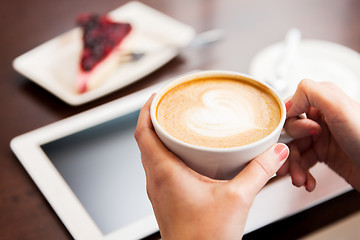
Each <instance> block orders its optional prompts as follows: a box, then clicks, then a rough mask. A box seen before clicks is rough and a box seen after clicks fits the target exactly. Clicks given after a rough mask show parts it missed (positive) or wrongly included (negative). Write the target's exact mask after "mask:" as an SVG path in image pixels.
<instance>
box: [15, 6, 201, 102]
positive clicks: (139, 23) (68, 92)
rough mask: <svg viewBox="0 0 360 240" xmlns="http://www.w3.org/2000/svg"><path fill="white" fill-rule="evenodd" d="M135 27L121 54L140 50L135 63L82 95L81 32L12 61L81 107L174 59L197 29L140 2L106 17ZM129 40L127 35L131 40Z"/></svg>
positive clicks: (19, 69)
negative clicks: (79, 89)
mask: <svg viewBox="0 0 360 240" xmlns="http://www.w3.org/2000/svg"><path fill="white" fill-rule="evenodd" d="M109 15H110V17H111V18H112V19H113V20H115V21H119V22H129V23H130V24H131V25H132V26H133V30H132V32H131V33H130V34H131V43H130V44H127V45H126V46H123V48H125V49H124V51H127V50H128V51H133V50H135V51H144V52H146V53H148V54H146V55H145V56H144V57H143V58H141V59H140V60H138V61H132V62H131V61H128V62H125V63H124V62H123V63H121V64H119V67H118V68H117V69H116V70H115V71H114V72H112V73H111V74H109V75H107V77H106V79H104V80H103V81H102V82H101V84H99V86H97V87H96V88H94V89H91V90H89V91H87V92H85V93H82V94H79V93H77V91H76V87H75V86H76V83H75V79H76V74H77V69H78V64H79V58H80V52H81V48H82V39H81V38H82V37H81V35H82V33H81V29H80V28H75V29H73V30H70V31H69V32H66V33H64V34H62V35H60V36H58V37H56V38H54V39H52V40H50V41H48V42H46V43H44V44H42V45H40V46H38V47H36V48H34V49H32V50H30V51H28V52H26V53H24V54H22V55H21V56H19V57H17V58H16V59H15V60H14V62H13V67H14V69H15V70H16V71H18V72H19V73H21V74H22V75H24V76H26V77H27V78H29V79H30V80H32V81H33V82H35V83H37V84H38V85H40V86H42V87H43V88H45V89H46V90H48V91H49V92H51V93H53V94H54V95H55V96H57V97H58V98H60V99H62V100H63V101H64V102H66V103H68V104H70V105H74V106H76V105H81V104H84V103H87V102H89V101H92V100H94V99H97V98H99V97H102V96H104V95H106V94H109V93H111V92H113V91H116V90H118V89H120V88H122V87H124V86H126V85H129V84H131V83H133V82H135V81H137V80H139V79H141V78H142V77H144V76H146V75H147V74H149V73H151V72H152V71H154V70H156V69H158V68H159V67H161V66H162V65H164V64H165V63H167V62H168V61H169V60H171V59H172V58H174V57H175V56H176V55H177V54H178V52H179V49H180V48H183V47H185V46H186V45H188V44H189V43H190V42H191V41H192V40H193V38H194V36H195V31H194V29H193V28H191V27H190V26H187V25H185V24H183V23H181V22H179V21H177V20H174V19H173V18H170V17H169V16H166V15H165V14H163V13H161V12H159V11H157V10H154V9H152V8H150V7H148V6H146V5H144V4H142V3H140V2H135V1H134V2H130V3H127V4H125V5H123V6H121V7H119V8H117V9H115V10H114V11H111V12H110V13H109ZM129 37H130V36H129Z"/></svg>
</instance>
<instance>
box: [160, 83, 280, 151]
mask: <svg viewBox="0 0 360 240" xmlns="http://www.w3.org/2000/svg"><path fill="white" fill-rule="evenodd" d="M156 118H157V121H158V123H159V125H160V126H161V127H162V128H163V129H164V130H165V131H166V132H168V133H169V134H170V135H172V136H173V137H175V138H177V139H179V140H181V141H184V142H186V143H190V144H193V145H198V146H204V147H212V148H230V147H237V146H243V145H246V144H249V143H252V142H256V141H258V140H260V139H262V138H264V137H265V136H267V135H269V134H270V133H271V132H272V131H273V130H274V129H275V128H276V127H277V125H278V124H279V122H280V118H281V109H280V106H279V103H278V100H277V99H276V97H275V96H274V95H273V94H272V93H271V92H270V90H268V89H267V88H265V87H264V86H262V85H261V84H258V83H256V82H253V81H251V80H249V79H247V78H245V77H243V78H242V79H230V78H221V77H219V78H216V77H211V78H204V79H194V80H190V81H187V82H184V83H181V84H179V85H177V86H175V87H174V88H172V89H170V90H168V91H167V92H166V93H165V94H164V95H163V96H162V99H160V101H159V103H158V105H157V111H156Z"/></svg>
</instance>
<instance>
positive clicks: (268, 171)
mask: <svg viewBox="0 0 360 240" xmlns="http://www.w3.org/2000/svg"><path fill="white" fill-rule="evenodd" d="M288 156H289V148H288V147H287V145H285V144H282V143H278V144H275V145H273V146H272V147H270V148H269V149H268V150H267V151H265V152H264V153H262V154H261V155H259V156H257V157H256V158H254V159H253V160H252V161H251V162H250V163H249V164H248V165H247V166H246V167H245V168H244V169H243V170H242V171H241V172H240V173H239V174H238V175H237V176H236V177H235V178H233V179H232V180H231V181H230V182H231V184H234V185H236V187H238V188H241V189H242V190H243V191H245V192H246V193H248V194H250V196H252V197H253V198H255V196H256V194H257V193H258V192H259V191H260V190H261V189H262V188H263V187H264V185H265V184H266V183H267V182H268V181H269V179H270V178H271V177H272V176H274V174H275V173H276V171H277V170H278V169H279V168H280V167H281V165H282V164H283V163H284V162H285V160H286V159H287V157H288Z"/></svg>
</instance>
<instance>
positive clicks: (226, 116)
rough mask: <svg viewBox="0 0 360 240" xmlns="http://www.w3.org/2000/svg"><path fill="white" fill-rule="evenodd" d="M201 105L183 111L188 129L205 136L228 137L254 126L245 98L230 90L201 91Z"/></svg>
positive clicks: (252, 113)
mask: <svg viewBox="0 0 360 240" xmlns="http://www.w3.org/2000/svg"><path fill="white" fill-rule="evenodd" d="M201 100H202V105H201V106H197V107H193V108H189V109H188V110H187V111H186V112H184V118H185V122H186V123H187V125H188V127H189V129H190V130H191V131H193V132H195V133H198V134H199V135H203V136H207V137H228V136H232V135H234V134H239V133H241V132H244V131H246V130H249V129H255V128H258V127H257V126H256V123H255V116H254V111H253V108H252V107H251V104H250V103H249V101H248V100H247V99H246V98H244V97H242V96H241V95H239V94H237V93H236V92H235V91H233V90H232V89H214V90H210V91H208V92H205V93H204V94H203V96H202V98H201Z"/></svg>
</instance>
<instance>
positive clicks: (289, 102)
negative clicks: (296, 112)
mask: <svg viewBox="0 0 360 240" xmlns="http://www.w3.org/2000/svg"><path fill="white" fill-rule="evenodd" d="M291 106H292V101H291V99H289V100H288V101H287V102H286V103H285V107H286V111H287V112H288V111H289V110H290V108H291Z"/></svg>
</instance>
